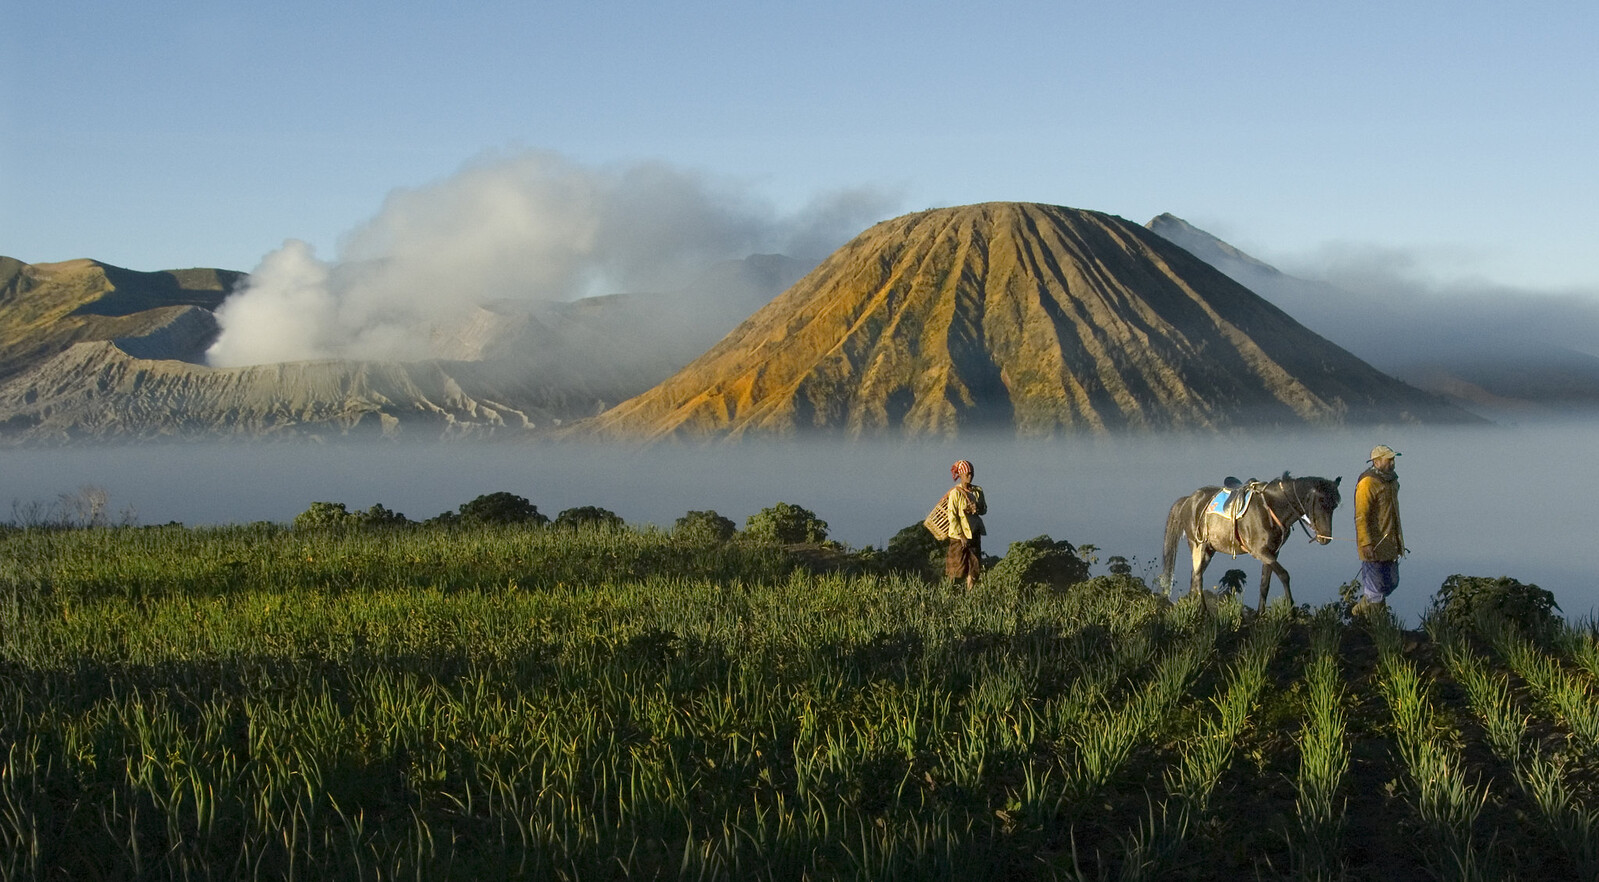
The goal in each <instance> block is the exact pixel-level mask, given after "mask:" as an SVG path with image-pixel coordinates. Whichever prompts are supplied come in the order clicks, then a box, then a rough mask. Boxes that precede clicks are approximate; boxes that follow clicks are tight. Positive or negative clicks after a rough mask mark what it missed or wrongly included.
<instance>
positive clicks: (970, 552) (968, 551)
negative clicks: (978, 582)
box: [944, 536, 983, 579]
mask: <svg viewBox="0 0 1599 882" xmlns="http://www.w3.org/2000/svg"><path fill="white" fill-rule="evenodd" d="M982 571H983V537H981V536H973V537H972V538H970V539H959V538H956V537H954V536H951V537H950V540H949V553H948V554H947V555H946V556H945V557H944V576H945V577H946V578H949V579H965V578H968V577H969V578H972V579H976V578H977V577H978V576H979V575H980V574H981V573H982Z"/></svg>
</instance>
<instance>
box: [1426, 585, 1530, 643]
mask: <svg viewBox="0 0 1599 882" xmlns="http://www.w3.org/2000/svg"><path fill="white" fill-rule="evenodd" d="M1558 609H1560V604H1558V603H1556V602H1555V596H1554V595H1553V594H1551V593H1549V592H1548V591H1545V590H1544V589H1542V588H1539V587H1538V586H1537V585H1524V584H1522V583H1521V582H1518V581H1517V580H1515V579H1512V578H1510V577H1509V576H1500V577H1498V578H1488V577H1485V576H1462V575H1460V574H1459V573H1456V574H1455V575H1452V576H1450V577H1449V578H1447V579H1445V580H1444V583H1443V585H1441V586H1439V588H1438V592H1437V593H1436V594H1434V595H1433V599H1432V605H1431V608H1430V609H1429V610H1428V615H1429V616H1437V617H1438V618H1439V619H1440V620H1442V621H1443V622H1444V623H1445V624H1447V625H1448V626H1450V627H1452V628H1469V627H1470V626H1471V625H1472V624H1473V623H1474V622H1475V621H1476V620H1477V617H1478V615H1479V614H1489V615H1493V616H1496V617H1499V618H1502V619H1507V620H1509V621H1512V622H1515V623H1516V624H1517V625H1518V626H1520V627H1521V628H1523V629H1525V630H1527V631H1530V632H1533V633H1542V632H1544V631H1545V630H1546V629H1548V628H1549V626H1550V625H1551V624H1552V623H1553V622H1554V620H1555V610H1558Z"/></svg>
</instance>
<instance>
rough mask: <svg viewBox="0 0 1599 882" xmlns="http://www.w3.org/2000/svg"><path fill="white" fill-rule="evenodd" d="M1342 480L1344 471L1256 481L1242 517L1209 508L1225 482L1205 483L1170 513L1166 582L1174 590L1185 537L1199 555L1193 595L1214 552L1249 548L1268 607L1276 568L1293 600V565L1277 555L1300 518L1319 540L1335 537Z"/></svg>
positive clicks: (1263, 601)
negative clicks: (1257, 565)
mask: <svg viewBox="0 0 1599 882" xmlns="http://www.w3.org/2000/svg"><path fill="white" fill-rule="evenodd" d="M1342 482H1343V478H1342V477H1339V478H1337V479H1336V480H1332V481H1329V480H1327V479H1326V478H1291V477H1289V476H1288V473H1287V472H1283V476H1282V477H1281V478H1276V479H1274V480H1271V481H1267V482H1266V483H1264V484H1257V483H1254V482H1251V483H1250V485H1249V488H1250V489H1252V490H1254V492H1255V495H1254V498H1253V499H1252V500H1250V502H1249V507H1248V508H1246V509H1245V510H1244V513H1243V514H1242V515H1240V516H1239V517H1238V520H1237V522H1236V523H1235V522H1234V521H1232V520H1231V519H1229V518H1227V517H1226V516H1224V515H1220V514H1211V513H1209V512H1208V511H1207V509H1209V507H1210V503H1211V500H1212V499H1214V498H1215V496H1216V494H1217V492H1219V491H1220V490H1221V489H1222V488H1220V487H1201V488H1199V489H1198V490H1195V491H1194V492H1193V493H1190V494H1189V495H1187V496H1184V497H1182V498H1180V499H1178V500H1177V501H1176V502H1174V503H1172V507H1171V513H1170V514H1168V515H1167V516H1166V546H1165V553H1164V554H1163V556H1162V558H1161V562H1162V571H1161V584H1162V585H1163V586H1164V587H1165V588H1166V591H1167V594H1168V596H1169V595H1170V593H1171V588H1172V570H1173V569H1174V568H1175V566H1176V562H1177V539H1178V537H1182V538H1184V539H1187V540H1188V547H1189V550H1190V551H1192V552H1193V555H1194V575H1193V580H1192V582H1190V584H1189V586H1188V593H1189V594H1190V595H1196V594H1197V593H1198V592H1199V591H1200V590H1201V587H1202V586H1201V581H1200V580H1201V579H1202V578H1203V576H1204V573H1205V567H1206V565H1208V564H1209V563H1210V558H1211V556H1212V555H1214V554H1215V553H1216V552H1218V551H1220V552H1222V553H1224V554H1233V555H1236V554H1249V555H1252V556H1254V557H1255V559H1257V560H1259V561H1260V563H1261V567H1260V609H1261V611H1262V612H1264V611H1265V609H1266V593H1267V592H1268V591H1270V590H1271V574H1272V573H1276V574H1277V577H1278V578H1279V579H1281V580H1282V583H1283V595H1284V596H1285V597H1287V598H1288V602H1289V603H1290V604H1292V603H1293V602H1294V593H1293V591H1291V590H1289V587H1288V571H1287V570H1285V569H1283V565H1282V564H1281V563H1279V562H1278V561H1277V549H1279V548H1281V547H1282V544H1283V542H1284V541H1285V540H1287V539H1288V533H1289V531H1291V530H1292V529H1293V527H1294V524H1296V523H1304V524H1306V525H1307V527H1308V528H1309V529H1313V530H1315V535H1314V536H1312V537H1311V539H1312V540H1313V541H1315V542H1317V543H1320V544H1322V545H1326V544H1327V543H1328V542H1331V541H1332V538H1333V537H1332V513H1333V509H1335V508H1337V507H1338V503H1339V501H1340V497H1339V494H1338V485H1339V484H1340V483H1342ZM1235 492H1238V491H1235Z"/></svg>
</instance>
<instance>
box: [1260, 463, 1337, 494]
mask: <svg viewBox="0 0 1599 882" xmlns="http://www.w3.org/2000/svg"><path fill="white" fill-rule="evenodd" d="M1300 481H1306V482H1309V483H1312V484H1314V485H1316V487H1317V488H1318V489H1320V490H1323V491H1329V492H1331V493H1333V494H1337V493H1338V482H1337V481H1334V480H1331V479H1329V478H1322V477H1318V476H1314V475H1308V476H1305V477H1302V478H1296V477H1294V476H1292V475H1290V474H1288V471H1287V470H1286V469H1285V470H1284V471H1283V474H1282V477H1280V478H1272V479H1271V480H1270V481H1267V482H1266V486H1268V487H1272V488H1275V489H1277V490H1281V489H1283V488H1284V487H1288V486H1290V485H1293V484H1296V483H1298V482H1300Z"/></svg>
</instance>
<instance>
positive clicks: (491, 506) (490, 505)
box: [440, 490, 550, 527]
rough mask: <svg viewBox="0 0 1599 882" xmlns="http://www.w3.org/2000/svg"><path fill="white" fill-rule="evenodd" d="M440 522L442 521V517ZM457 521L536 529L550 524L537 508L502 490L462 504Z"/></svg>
mask: <svg viewBox="0 0 1599 882" xmlns="http://www.w3.org/2000/svg"><path fill="white" fill-rule="evenodd" d="M440 520H444V519H443V517H442V516H441V517H440ZM449 520H452V521H453V520H456V519H455V518H451V519H449ZM459 520H461V521H463V522H467V523H476V524H532V525H533V526H536V527H541V526H543V525H545V524H548V523H549V522H550V519H549V518H548V517H545V516H544V515H542V514H539V509H538V506H536V505H534V504H533V503H531V502H528V501H527V500H526V499H523V498H522V497H520V496H517V495H516V494H514V493H507V492H505V491H503V490H501V491H500V492H498V493H485V494H484V495H482V496H479V497H478V498H476V499H474V500H472V501H471V502H466V503H462V504H461V508H460V517H459ZM446 522H448V521H446Z"/></svg>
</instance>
